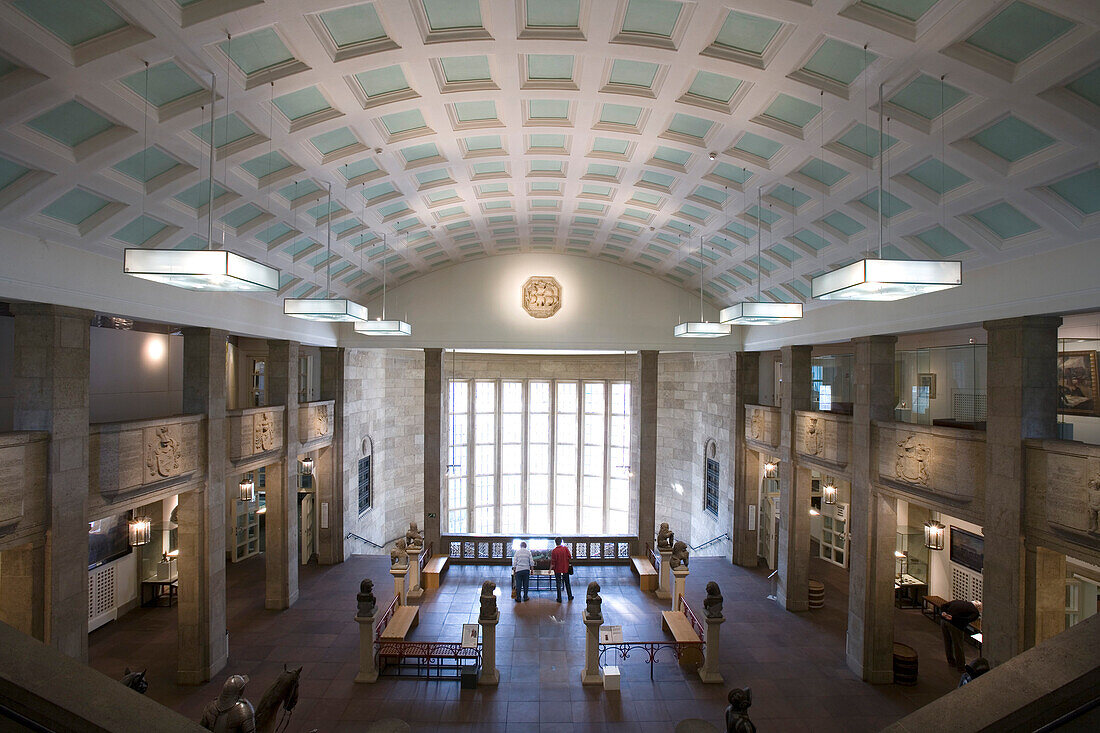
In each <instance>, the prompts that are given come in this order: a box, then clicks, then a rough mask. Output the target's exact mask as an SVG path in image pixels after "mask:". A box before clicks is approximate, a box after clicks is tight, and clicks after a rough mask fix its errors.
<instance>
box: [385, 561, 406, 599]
mask: <svg viewBox="0 0 1100 733" xmlns="http://www.w3.org/2000/svg"><path fill="white" fill-rule="evenodd" d="M408 574H409V569H408V568H407V567H399V566H397V565H394V566H393V567H392V568H390V575H392V576H393V594H394V595H395V596H397V605H399V606H407V605H409V596H408V594H407V593H406V592H405V578H406V576H408Z"/></svg>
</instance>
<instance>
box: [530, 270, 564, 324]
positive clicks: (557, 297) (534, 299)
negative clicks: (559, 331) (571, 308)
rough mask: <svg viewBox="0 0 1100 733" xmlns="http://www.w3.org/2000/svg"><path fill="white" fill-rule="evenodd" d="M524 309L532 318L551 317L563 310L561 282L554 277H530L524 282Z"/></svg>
mask: <svg viewBox="0 0 1100 733" xmlns="http://www.w3.org/2000/svg"><path fill="white" fill-rule="evenodd" d="M523 310H525V311H527V315H529V316H531V317H532V318H549V317H550V316H552V315H554V314H555V313H557V312H558V311H559V310H561V283H559V282H558V281H557V280H555V279H554V278H552V277H529V278H527V282H525V283H524V284H523Z"/></svg>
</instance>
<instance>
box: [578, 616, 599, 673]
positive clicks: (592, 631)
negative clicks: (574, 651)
mask: <svg viewBox="0 0 1100 733" xmlns="http://www.w3.org/2000/svg"><path fill="white" fill-rule="evenodd" d="M602 625H603V614H600V615H599V616H595V617H593V616H589V615H588V614H587V613H585V614H584V627H585V632H586V633H585V635H584V669H582V670H581V684H582V685H602V684H603V680H602V679H601V678H600V626H602Z"/></svg>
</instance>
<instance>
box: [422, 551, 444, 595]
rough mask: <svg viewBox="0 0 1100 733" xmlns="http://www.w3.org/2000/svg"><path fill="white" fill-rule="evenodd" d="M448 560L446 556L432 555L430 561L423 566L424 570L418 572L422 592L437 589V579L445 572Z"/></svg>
mask: <svg viewBox="0 0 1100 733" xmlns="http://www.w3.org/2000/svg"><path fill="white" fill-rule="evenodd" d="M448 559H449V558H448V557H447V556H446V555H433V556H432V559H431V560H428V562H427V563H425V564H424V569H423V570H422V571H420V583H421V584H422V585H423V586H424V590H437V589H438V588H439V579H440V578H441V577H442V576H443V573H445V572H447V560H448Z"/></svg>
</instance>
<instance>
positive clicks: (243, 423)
mask: <svg viewBox="0 0 1100 733" xmlns="http://www.w3.org/2000/svg"><path fill="white" fill-rule="evenodd" d="M225 422H226V434H227V436H228V439H229V457H230V458H231V459H233V460H237V459H239V458H247V457H248V456H250V455H252V453H253V444H254V442H255V430H254V429H253V426H252V415H240V414H236V415H229V417H228V419H227V420H226V421H225Z"/></svg>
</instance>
